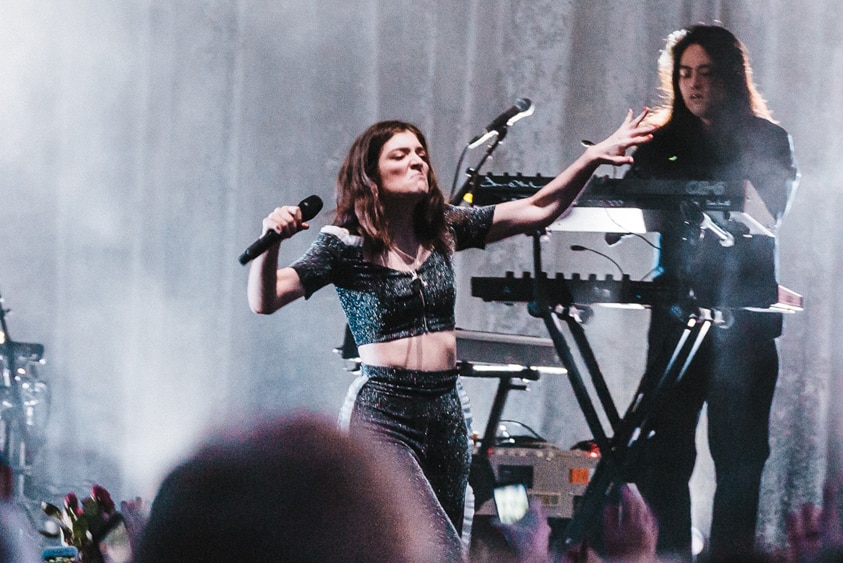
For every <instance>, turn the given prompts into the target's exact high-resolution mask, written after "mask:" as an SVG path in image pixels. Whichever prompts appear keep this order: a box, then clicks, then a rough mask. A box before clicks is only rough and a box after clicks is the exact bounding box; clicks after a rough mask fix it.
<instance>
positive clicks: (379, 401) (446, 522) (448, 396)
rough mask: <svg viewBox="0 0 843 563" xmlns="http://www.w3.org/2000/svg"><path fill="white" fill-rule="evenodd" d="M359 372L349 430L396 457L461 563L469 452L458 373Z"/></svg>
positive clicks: (431, 521)
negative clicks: (360, 384)
mask: <svg viewBox="0 0 843 563" xmlns="http://www.w3.org/2000/svg"><path fill="white" fill-rule="evenodd" d="M361 372H362V375H364V376H366V377H368V381H366V383H365V384H364V385H363V387H362V388H361V389H360V392H359V394H358V395H357V400H356V401H355V404H354V408H353V410H352V412H351V418H350V424H349V431H350V432H351V433H352V434H357V435H362V436H364V437H365V438H367V439H374V440H375V441H376V442H378V443H380V444H382V445H383V446H385V447H386V448H387V449H388V451H390V452H391V453H392V454H394V456H395V459H396V460H397V463H398V464H399V468H400V470H401V471H403V472H404V473H405V474H407V475H408V476H409V479H410V482H411V483H412V487H411V489H412V491H411V493H412V494H415V495H417V496H418V501H419V504H420V505H421V506H422V509H423V510H424V511H425V512H426V513H427V516H428V522H429V525H430V526H431V529H432V531H433V533H434V534H435V535H436V537H438V538H440V540H441V541H442V543H443V545H444V546H446V549H447V550H448V553H450V554H451V559H453V560H458V559H459V558H460V557H461V555H460V554H461V550H462V544H461V541H460V537H459V531H460V528H461V527H462V522H463V506H464V501H465V491H466V486H467V484H468V471H469V467H470V466H471V451H470V449H469V445H468V432H467V429H466V425H465V419H464V417H463V410H462V404H461V403H460V398H459V395H458V393H457V388H456V383H457V370H449V371H441V372H423V371H415V370H405V369H400V368H384V367H377V366H367V365H363V366H362V368H361Z"/></svg>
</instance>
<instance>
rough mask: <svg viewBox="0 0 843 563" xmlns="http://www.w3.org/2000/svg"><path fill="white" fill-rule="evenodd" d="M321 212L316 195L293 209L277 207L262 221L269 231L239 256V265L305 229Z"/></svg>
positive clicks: (290, 207)
mask: <svg viewBox="0 0 843 563" xmlns="http://www.w3.org/2000/svg"><path fill="white" fill-rule="evenodd" d="M321 210H322V199H321V198H320V197H319V196H317V195H312V196H310V197H306V198H304V199H303V200H301V201H300V202H299V204H298V205H297V206H295V207H292V206H285V207H278V208H276V209H275V211H273V212H272V213H270V214H269V216H268V217H267V218H266V219H264V220H263V227H264V229H269V230H267V231H266V233H264V235H263V236H261V237H260V238H259V239H258V240H256V241H255V242H253V243H252V245H251V246H249V248H247V249H246V250H245V251H244V252H243V254H241V255H240V258H239V261H240V264H243V265H245V264H247V263H248V262H250V261H251V260H254V259H255V258H257V257H258V256H260V255H261V254H263V253H264V252H266V250H267V249H268V248H269V247H270V246H272V245H273V244H275V243H277V242H278V241H279V240H281V239H284V238H290V237H291V236H293V235H294V234H296V233H297V232H299V231H301V230H304V229H307V228H308V225H307V221H310V220H311V219H313V218H314V217H316V214H317V213H319V212H320V211H321Z"/></svg>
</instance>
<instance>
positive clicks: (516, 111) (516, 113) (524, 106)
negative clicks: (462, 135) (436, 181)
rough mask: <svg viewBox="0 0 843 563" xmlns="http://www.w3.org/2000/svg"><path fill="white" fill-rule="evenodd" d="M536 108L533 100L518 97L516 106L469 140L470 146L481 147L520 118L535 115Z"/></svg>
mask: <svg viewBox="0 0 843 563" xmlns="http://www.w3.org/2000/svg"><path fill="white" fill-rule="evenodd" d="M535 109H536V108H535V106H534V105H533V102H531V101H530V100H529V99H527V98H518V99H517V100H515V105H514V106H512V107H511V108H509V109H508V110H506V111H505V112H503V113H502V114H500V115H499V116H497V117H496V118H495V119H494V121H492V122H491V123H490V124H489V125H488V127H486V130H485V131H484V132H483V133H481V134H480V135H477V136H476V137H474V138H473V139H472V140H471V141H469V143H468V148H470V149H473V148H475V147H479V146H480V145H482V144H483V143H485V142H486V141H487V140H488V139H491V138H492V137H493V136H494V135H500V134H501V132H502V131H504V130H505V129H506V128H507V127H509V126H510V125H512V124H513V123H515V122H516V121H518V120H519V119H522V118H524V117H527V116H529V115H533V112H534V111H535Z"/></svg>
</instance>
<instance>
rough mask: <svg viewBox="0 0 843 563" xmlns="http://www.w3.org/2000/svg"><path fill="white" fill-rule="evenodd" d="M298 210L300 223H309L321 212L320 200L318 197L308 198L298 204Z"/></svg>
mask: <svg viewBox="0 0 843 563" xmlns="http://www.w3.org/2000/svg"><path fill="white" fill-rule="evenodd" d="M299 209H301V219H302V221H310V220H311V219H313V218H314V217H316V214H317V213H319V212H320V211H322V198H321V197H319V196H318V195H312V196H308V197H306V198H304V199H303V200H301V202H299Z"/></svg>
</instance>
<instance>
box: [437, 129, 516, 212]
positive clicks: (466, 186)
mask: <svg viewBox="0 0 843 563" xmlns="http://www.w3.org/2000/svg"><path fill="white" fill-rule="evenodd" d="M508 131H509V127H507V126H506V125H504V126H503V127H501V129H500V131H498V134H497V135H496V136H495V141H494V142H493V143H491V144H490V145H489V146H488V147H486V152H485V154H484V155H483V158H481V159H480V162H479V163H478V164H477V166H476V167H475V168H469V169H468V170H467V172H468V179H467V180H466V181H465V182H463V185H462V186H461V187H460V189H459V190H457V193H455V194H454V197H452V198H451V202H450V203H451V205H459V204H460V203H462V201H463V199H465V196H466V195H467V194H473V193H474V190H475V189H476V188H477V181H478V180H479V178H480V174H479V172H480V169H481V168H482V167H483V164H484V163H485V162H486V160H487V159H488V158H489V157H490V156H492V153H493V152H494V151H495V149H496V148H498V145H499V144H500V143H501V141H503V139H504V137H506V133H507V132H508ZM469 203H471V202H469Z"/></svg>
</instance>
